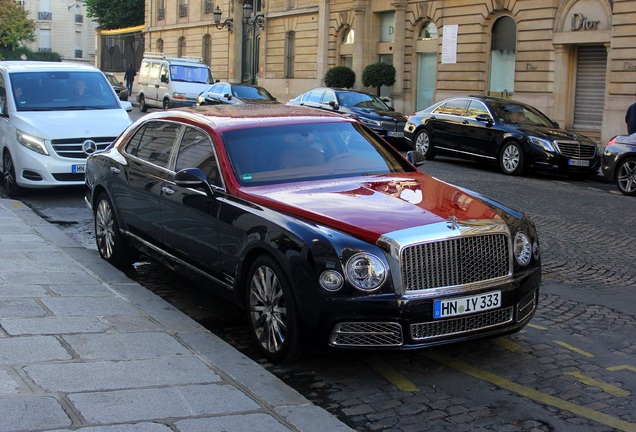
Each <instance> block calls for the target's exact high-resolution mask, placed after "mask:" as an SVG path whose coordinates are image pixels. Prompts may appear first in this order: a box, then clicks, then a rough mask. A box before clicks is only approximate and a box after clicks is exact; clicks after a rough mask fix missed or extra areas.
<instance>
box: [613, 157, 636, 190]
mask: <svg viewBox="0 0 636 432" xmlns="http://www.w3.org/2000/svg"><path fill="white" fill-rule="evenodd" d="M616 186H618V190H619V191H621V193H622V194H623V195H627V196H636V158H633V157H630V158H627V159H625V160H624V161H621V163H620V164H619V165H618V169H617V170H616Z"/></svg>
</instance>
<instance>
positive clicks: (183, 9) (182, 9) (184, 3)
mask: <svg viewBox="0 0 636 432" xmlns="http://www.w3.org/2000/svg"><path fill="white" fill-rule="evenodd" d="M187 16H188V0H179V17H180V18H184V17H187Z"/></svg>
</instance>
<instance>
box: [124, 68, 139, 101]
mask: <svg viewBox="0 0 636 432" xmlns="http://www.w3.org/2000/svg"><path fill="white" fill-rule="evenodd" d="M136 75H137V71H136V70H135V68H134V67H133V65H132V63H130V64H129V65H128V68H127V69H126V73H125V74H124V79H125V80H126V88H127V89H128V94H132V86H133V81H135V76H136Z"/></svg>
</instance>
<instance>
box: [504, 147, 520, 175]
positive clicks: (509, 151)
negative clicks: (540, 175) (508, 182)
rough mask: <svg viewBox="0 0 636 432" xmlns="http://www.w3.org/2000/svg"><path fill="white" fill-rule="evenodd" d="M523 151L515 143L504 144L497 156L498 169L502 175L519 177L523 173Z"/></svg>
mask: <svg viewBox="0 0 636 432" xmlns="http://www.w3.org/2000/svg"><path fill="white" fill-rule="evenodd" d="M523 164H524V160H523V150H522V149H521V146H520V145H519V144H518V143H516V142H508V143H506V144H504V148H503V149H502V150H501V154H500V155H499V167H500V168H501V171H502V172H503V173H504V174H507V175H512V176H519V175H522V174H523V172H524V166H523Z"/></svg>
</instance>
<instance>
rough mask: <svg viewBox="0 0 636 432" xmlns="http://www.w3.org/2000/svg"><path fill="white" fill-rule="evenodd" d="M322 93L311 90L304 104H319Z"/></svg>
mask: <svg viewBox="0 0 636 432" xmlns="http://www.w3.org/2000/svg"><path fill="white" fill-rule="evenodd" d="M324 92H325V91H324V90H312V92H311V93H309V96H308V97H307V100H306V101H305V102H311V103H316V104H319V103H320V101H321V100H322V95H323V94H324Z"/></svg>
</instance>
